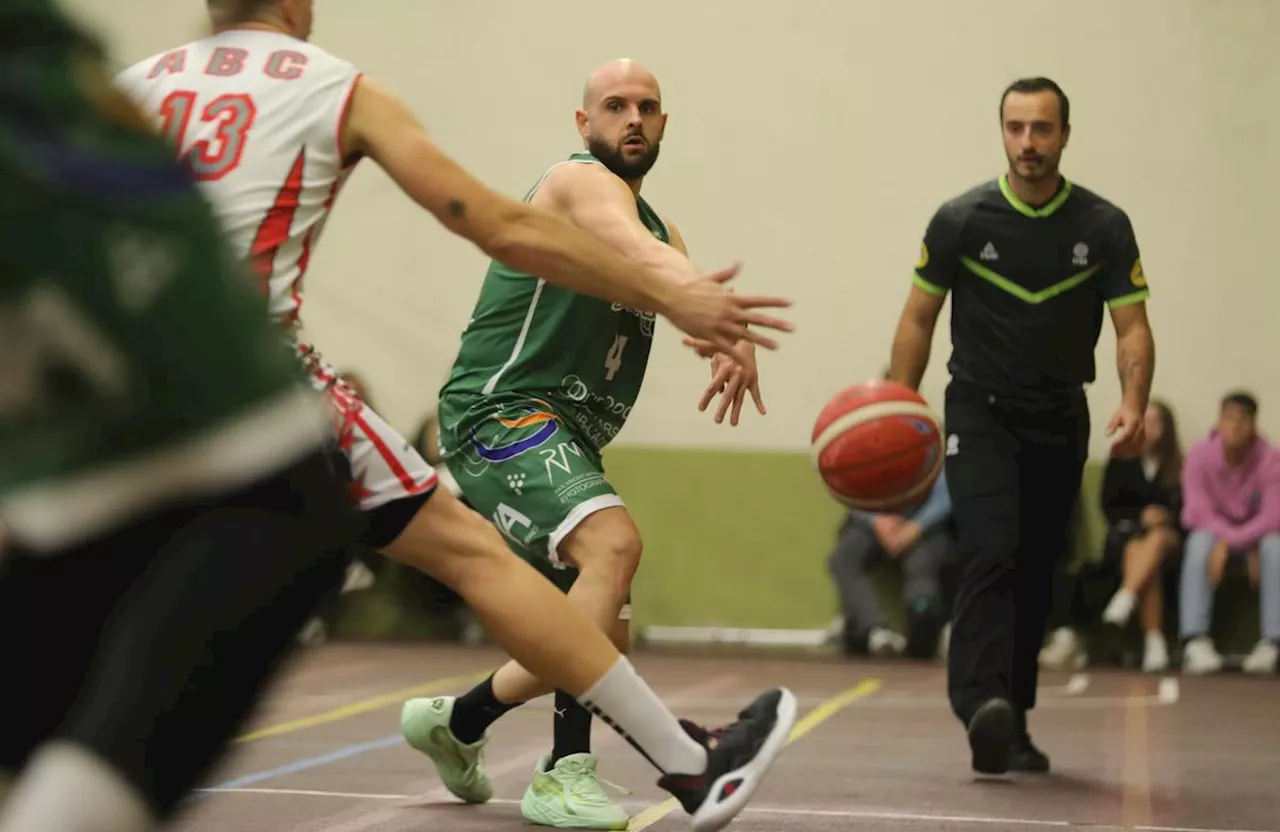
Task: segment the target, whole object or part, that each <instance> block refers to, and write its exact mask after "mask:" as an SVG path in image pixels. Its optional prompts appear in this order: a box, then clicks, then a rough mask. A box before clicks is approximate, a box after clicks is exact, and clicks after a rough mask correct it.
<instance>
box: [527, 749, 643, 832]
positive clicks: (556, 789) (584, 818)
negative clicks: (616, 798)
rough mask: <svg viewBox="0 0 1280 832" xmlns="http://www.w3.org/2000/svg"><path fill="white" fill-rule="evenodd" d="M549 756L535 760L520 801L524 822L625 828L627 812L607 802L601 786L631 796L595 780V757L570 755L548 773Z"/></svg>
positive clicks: (546, 824) (559, 826)
mask: <svg viewBox="0 0 1280 832" xmlns="http://www.w3.org/2000/svg"><path fill="white" fill-rule="evenodd" d="M550 759H551V756H550V755H547V756H545V757H543V758H542V759H541V760H539V761H538V767H537V769H536V770H535V773H534V775H533V782H532V783H530V784H529V788H528V789H527V790H526V791H525V793H524V799H523V800H521V801H520V812H521V814H523V815H524V817H525V820H527V821H529V822H530V823H536V824H538V825H540V826H553V827H555V828H557V829H626V828H627V826H628V824H630V822H631V818H630V817H628V815H627V811H626V810H625V809H623V808H622V807H621V806H619V805H618V804H616V803H614V802H613V801H612V800H610V799H609V796H608V795H607V794H605V791H604V789H603V788H601V786H600V784H601V783H604V784H605V785H608V786H609V787H611V788H613V789H615V790H617V791H619V792H622V793H623V794H630V792H629V791H627V790H626V789H624V788H622V787H621V786H617V785H614V784H613V783H610V782H608V781H607V780H600V779H598V778H597V777H596V757H595V755H594V754H570V755H569V756H568V757H565V758H563V759H561V760H559V761H558V762H557V763H556V764H555V767H553V768H552V769H551V770H550V771H543V769H545V768H546V767H547V762H548V761H549V760H550Z"/></svg>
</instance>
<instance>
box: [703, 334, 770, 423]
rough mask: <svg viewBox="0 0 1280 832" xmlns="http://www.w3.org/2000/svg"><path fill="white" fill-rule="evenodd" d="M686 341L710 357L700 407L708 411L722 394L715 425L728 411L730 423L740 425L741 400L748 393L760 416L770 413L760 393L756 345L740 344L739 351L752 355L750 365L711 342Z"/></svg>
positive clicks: (722, 419) (720, 421)
mask: <svg viewBox="0 0 1280 832" xmlns="http://www.w3.org/2000/svg"><path fill="white" fill-rule="evenodd" d="M684 344H685V346H687V347H691V348H692V349H693V350H694V352H696V353H698V355H700V356H702V357H703V358H710V359H711V383H710V384H708V385H707V389H706V390H704V391H703V392H702V398H701V399H700V400H699V401H698V410H700V411H705V410H706V409H707V408H708V407H709V406H710V405H711V401H712V400H713V399H714V398H715V397H716V396H717V395H719V396H720V404H719V405H718V406H717V407H716V415H715V419H716V424H722V423H723V422H724V417H725V414H726V413H728V414H729V424H731V425H733V426H734V427H737V425H738V421H739V419H740V418H741V416H742V403H743V401H745V399H746V395H747V393H750V394H751V400H752V401H753V402H754V403H755V406H756V410H758V411H759V412H760V415H761V416H765V415H767V414H768V410H767V409H766V408H765V406H764V397H763V396H762V395H761V394H760V370H759V368H758V367H757V366H756V357H755V352H756V348H755V345H754V344H750V343H743V344H740V345H739V352H746V353H747V354H748V355H749V357H750V358H749V362H748V363H747V364H741V363H739V362H738V361H737V360H736V359H734V358H733V357H732V356H729V355H726V354H724V353H722V352H719V351H717V350H716V348H715V347H714V346H713V345H712V344H711V343H710V342H708V341H700V340H698V339H696V338H685V339H684Z"/></svg>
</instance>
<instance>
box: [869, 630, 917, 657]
mask: <svg viewBox="0 0 1280 832" xmlns="http://www.w3.org/2000/svg"><path fill="white" fill-rule="evenodd" d="M906 649H907V638H906V636H904V635H902V634H901V633H895V632H894V631H893V630H887V629H885V628H884V627H876V628H875V629H874V630H872V631H871V635H869V636H867V652H869V653H870V654H871V655H873V656H879V657H885V656H901V655H902V654H903V652H904V651H905V650H906Z"/></svg>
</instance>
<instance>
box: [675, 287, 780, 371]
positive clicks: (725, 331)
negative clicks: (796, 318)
mask: <svg viewBox="0 0 1280 832" xmlns="http://www.w3.org/2000/svg"><path fill="white" fill-rule="evenodd" d="M737 273H738V266H731V267H729V268H727V269H722V270H720V271H718V272H716V273H714V274H711V275H708V276H706V277H703V278H702V279H701V280H695V281H692V282H690V283H685V284H682V285H680V286H679V287H677V288H676V290H675V294H674V296H673V298H672V300H671V302H670V303H669V304H668V309H667V310H665V311H664V314H665V315H666V317H667V318H669V319H670V320H671V322H672V323H673V324H675V325H676V326H677V327H679V328H680V330H681V331H682V332H684V333H686V334H687V335H690V336H692V337H693V338H697V339H699V340H702V341H707V342H709V343H710V344H711V345H712V346H714V347H715V348H716V349H717V350H719V351H720V352H723V353H727V354H729V355H730V356H732V357H733V358H734V359H736V360H737V362H738V363H739V364H740V365H742V366H747V365H750V364H752V362H753V360H754V353H752V354H748V353H747V351H746V349H745V348H746V347H747V346H748V345H749V344H755V345H757V346H761V347H764V348H765V349H767V350H776V349H777V348H778V342H777V341H774V340H773V339H772V338H768V337H766V336H764V335H762V334H761V333H759V332H756V331H752V330H750V329H748V328H747V327H748V326H755V327H761V328H764V329H775V330H779V331H781V332H791V331H792V329H793V327H792V325H791V324H790V323H789V322H788V321H784V320H782V319H781V318H774V317H771V316H769V315H764V314H761V313H760V312H756V311H753V310H756V309H760V308H766V307H774V308H780V307H788V306H790V305H791V301H789V300H787V299H786V298H778V297H767V296H764V295H740V294H737V293H735V292H732V291H730V290H729V289H728V288H727V287H726V286H725V284H726V283H728V282H729V281H730V280H732V279H733V277H734V276H735V275H736V274H737Z"/></svg>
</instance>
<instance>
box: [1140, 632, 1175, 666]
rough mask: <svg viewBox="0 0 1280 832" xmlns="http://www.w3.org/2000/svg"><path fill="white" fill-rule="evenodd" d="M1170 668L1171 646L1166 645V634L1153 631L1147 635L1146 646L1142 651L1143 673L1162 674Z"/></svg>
mask: <svg viewBox="0 0 1280 832" xmlns="http://www.w3.org/2000/svg"><path fill="white" fill-rule="evenodd" d="M1168 668H1169V645H1168V644H1166V643H1165V640H1164V633H1161V632H1159V631H1158V630H1152V631H1151V632H1149V633H1147V638H1146V644H1145V646H1144V648H1143V651H1142V671H1143V672H1144V673H1160V672H1163V671H1165V670H1167V669H1168Z"/></svg>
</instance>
